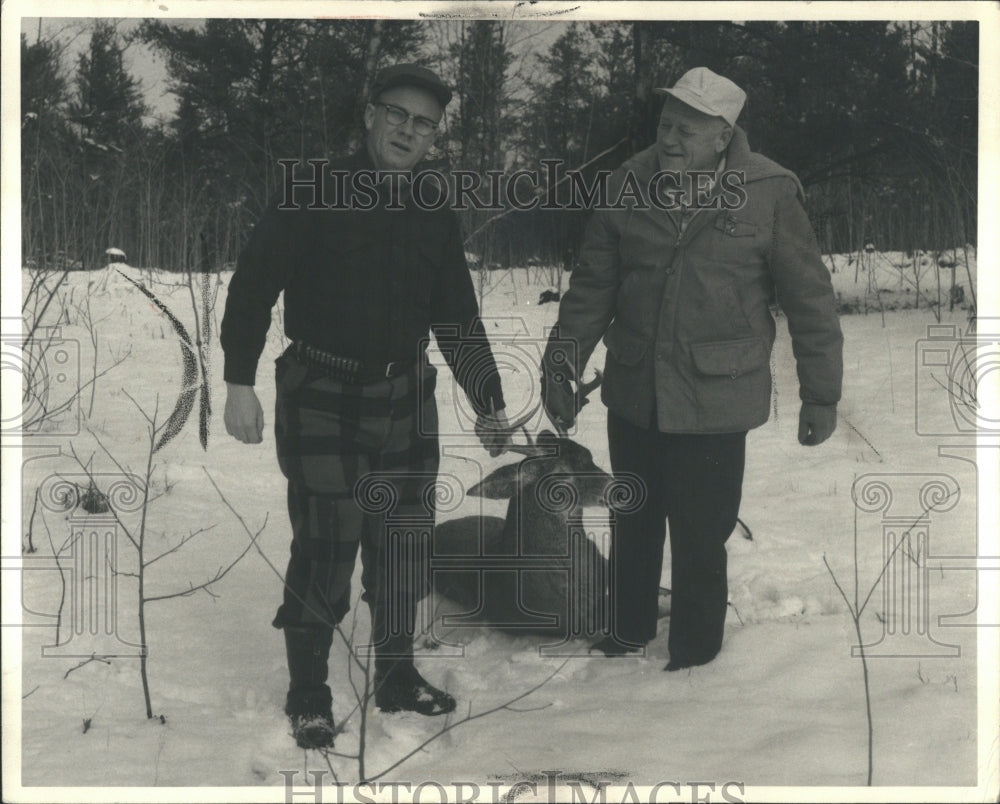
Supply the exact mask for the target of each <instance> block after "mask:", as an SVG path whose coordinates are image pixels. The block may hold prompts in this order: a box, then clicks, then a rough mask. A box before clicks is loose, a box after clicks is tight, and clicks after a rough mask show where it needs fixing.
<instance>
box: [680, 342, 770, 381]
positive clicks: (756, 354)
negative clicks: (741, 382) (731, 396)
mask: <svg viewBox="0 0 1000 804" xmlns="http://www.w3.org/2000/svg"><path fill="white" fill-rule="evenodd" d="M691 358H692V360H693V361H694V366H695V368H696V369H697V370H698V371H699V372H700V373H701V374H705V375H707V376H710V377H719V376H722V377H730V378H732V379H734V380H735V379H736V378H737V377H741V376H743V375H744V374H748V373H750V372H751V371H755V370H756V369H759V368H760V367H761V366H763V365H765V364H766V363H767V358H768V350H767V348H766V347H765V344H764V342H763V341H761V340H760V338H736V339H734V340H729V341H711V342H709V343H695V344H692V345H691Z"/></svg>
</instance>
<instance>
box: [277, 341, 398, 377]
mask: <svg viewBox="0 0 1000 804" xmlns="http://www.w3.org/2000/svg"><path fill="white" fill-rule="evenodd" d="M292 350H293V354H294V355H295V357H296V358H298V359H299V360H300V361H301V362H303V363H305V364H306V365H308V366H310V367H312V368H318V369H322V370H323V371H325V372H326V373H327V374H328V375H329V376H330V377H331V378H332V379H335V380H337V381H339V382H345V383H355V384H357V383H365V382H376V381H378V380H391V379H392V378H393V377H398V376H399V375H401V374H405V373H406V372H407V371H410V370H411V369H413V367H414V366H415V365H416V363H415V361H413V360H408V361H405V360H394V361H391V362H389V363H385V364H378V365H367V364H365V363H363V362H362V361H361V360H358V359H357V358H353V357H342V356H340V355H335V354H332V353H330V352H324V351H323V350H322V349H317V348H316V347H315V346H309V344H306V343H302V341H295V342H293V343H292Z"/></svg>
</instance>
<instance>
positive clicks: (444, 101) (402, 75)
mask: <svg viewBox="0 0 1000 804" xmlns="http://www.w3.org/2000/svg"><path fill="white" fill-rule="evenodd" d="M393 87H419V88H420V89H426V90H427V91H428V92H430V93H431V94H432V95H433V96H434V97H435V98H437V100H438V103H440V104H441V108H444V107H445V106H447V105H448V101H450V100H451V89H449V88H448V87H447V86H446V85H445V84H444V83H443V82H442V81H441V79H440V78H438V77H437V75H436V74H435V73H434V72H432V71H431V70H428V69H427V68H426V67H421V66H420V65H419V64H394V65H393V66H392V67H386V68H385V69H384V70H382V71H381V72H380V73H379V74H378V77H377V78H376V79H375V84H374V85H373V86H372V98H377V97H378V96H379V95H381V94H382V93H383V92H385V91H386V90H387V89H392V88H393Z"/></svg>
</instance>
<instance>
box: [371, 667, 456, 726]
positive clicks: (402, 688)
mask: <svg viewBox="0 0 1000 804" xmlns="http://www.w3.org/2000/svg"><path fill="white" fill-rule="evenodd" d="M375 705H376V706H378V708H379V710H380V711H382V712H419V713H420V714H421V715H446V714H448V712H454V711H455V706H456V704H455V699H454V698H452V697H451V696H450V695H449V694H448V693H447V692H444V691H443V690H439V689H438V688H437V687H435V686H433V685H431V684H428V683H427V681H426V680H425V679H424V677H423V676H421V675H420V673H418V672H417V668H415V667H414V666H413V665H412V664H410V663H408V662H403V663H400V664H397V665H396V666H395V667H393V669H392V670H391V671H390V672H388V673H386V674H384V675H382V674H379V673H376V674H375Z"/></svg>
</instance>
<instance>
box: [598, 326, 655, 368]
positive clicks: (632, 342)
mask: <svg viewBox="0 0 1000 804" xmlns="http://www.w3.org/2000/svg"><path fill="white" fill-rule="evenodd" d="M604 345H605V346H607V347H608V352H609V353H610V354H611V356H612V357H613V358H614V359H615V360H616V361H617V362H619V363H621V364H622V365H623V366H635V365H638V363H639V361H640V360H642V358H643V356H644V355H645V354H646V350H647V349H648V348H649V340H648V339H647V338H645V337H644V336H643V335H641V334H640V333H638V332H635V331H634V330H630V329H626V328H625V327H623V326H622V325H621V324H619V323H618V322H617V321H613V322H612V323H611V326H610V327H608V331H607V332H605V333H604Z"/></svg>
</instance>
